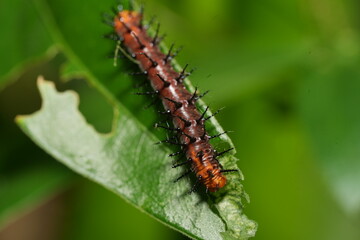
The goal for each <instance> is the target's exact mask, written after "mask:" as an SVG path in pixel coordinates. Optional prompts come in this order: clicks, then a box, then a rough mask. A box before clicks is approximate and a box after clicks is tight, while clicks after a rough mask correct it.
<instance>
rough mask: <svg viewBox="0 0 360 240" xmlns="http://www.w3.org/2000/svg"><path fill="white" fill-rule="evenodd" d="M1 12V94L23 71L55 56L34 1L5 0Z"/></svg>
mask: <svg viewBox="0 0 360 240" xmlns="http://www.w3.org/2000/svg"><path fill="white" fill-rule="evenodd" d="M1 5H2V7H1V8H0V23H1V31H2V34H1V38H0V52H1V56H0V61H1V67H0V90H1V89H2V88H3V87H4V86H5V84H6V83H7V82H9V81H10V80H13V79H14V78H15V77H17V76H18V75H19V74H20V73H21V72H22V70H23V68H25V67H27V66H29V65H31V66H32V65H34V63H36V62H38V61H41V59H43V58H49V57H51V56H52V55H54V52H55V49H50V46H51V45H52V44H53V42H52V40H51V37H50V35H49V32H48V31H46V28H45V25H44V24H43V22H42V21H41V18H40V17H39V15H37V12H36V9H35V7H34V5H33V4H32V2H31V1H23V0H5V1H3V2H2V4H1Z"/></svg>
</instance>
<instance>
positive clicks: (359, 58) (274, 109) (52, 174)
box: [0, 0, 360, 240]
mask: <svg viewBox="0 0 360 240" xmlns="http://www.w3.org/2000/svg"><path fill="white" fill-rule="evenodd" d="M37 2H38V1H36V0H34V1H25V0H15V1H10V0H3V1H2V2H1V3H0V7H1V8H0V26H1V28H0V29H1V33H0V34H1V38H0V238H1V239H15V240H16V239H184V238H185V237H183V236H182V235H181V234H179V233H176V232H175V231H173V230H171V229H169V228H167V227H165V226H163V225H162V224H160V223H159V222H157V221H155V220H154V219H152V218H150V217H149V216H147V215H145V214H143V213H141V212H140V211H138V210H136V209H134V208H133V207H131V206H129V205H127V204H126V203H125V202H124V201H123V200H122V199H120V198H119V197H117V196H115V195H114V194H112V193H110V192H108V191H107V190H105V189H103V188H102V187H100V186H97V185H96V184H94V183H91V182H90V181H88V180H85V179H83V178H81V177H79V176H77V175H75V174H73V173H72V172H71V171H70V170H68V169H66V168H65V167H64V166H62V165H61V164H60V163H58V162H56V161H55V160H54V159H52V158H51V157H50V156H48V155H47V154H46V153H44V152H43V151H42V150H41V149H39V148H38V147H37V146H36V145H35V144H34V143H32V142H31V140H30V139H28V138H27V137H26V136H25V135H24V134H23V133H22V132H21V131H20V129H19V128H18V127H17V126H16V125H15V123H14V118H15V116H16V115H18V114H29V113H33V112H34V111H36V110H38V109H39V108H40V105H41V102H40V97H39V94H38V91H37V89H36V86H35V80H36V77H37V76H38V75H39V74H42V75H44V76H45V78H46V79H51V80H54V81H56V84H57V87H58V88H59V89H61V90H65V89H74V90H76V91H77V92H78V93H79V94H80V98H81V103H80V110H81V111H82V112H83V113H84V115H85V116H86V119H87V120H88V121H89V122H90V123H92V124H93V125H94V126H95V127H96V129H98V130H99V131H101V132H108V131H109V130H110V129H111V119H112V114H113V113H112V109H111V107H110V105H109V104H108V103H107V102H106V101H105V99H104V98H103V97H102V96H101V95H100V93H98V92H97V90H96V89H94V88H92V87H89V85H88V84H87V83H86V82H85V81H84V80H82V79H78V80H72V81H70V82H64V81H61V80H60V79H59V72H61V71H62V69H63V67H64V63H65V62H66V58H67V56H68V55H67V54H64V51H65V52H66V51H67V50H66V49H58V48H56V46H54V44H53V43H54V36H56V35H59V34H60V35H63V36H64V40H63V41H65V42H66V41H75V40H79V38H80V37H81V34H80V35H79V33H76V32H81V31H84V32H85V31H86V32H89V30H90V32H91V30H92V29H93V28H94V31H95V33H94V34H93V36H95V37H93V38H91V39H90V38H86V37H84V38H83V39H80V40H81V41H83V42H84V45H85V46H86V44H87V43H88V42H93V43H95V46H97V45H98V46H99V48H100V49H101V50H97V49H91V48H90V49H89V48H88V49H86V48H85V49H83V51H85V52H87V54H88V56H87V59H85V60H84V61H90V62H97V61H101V62H105V66H108V69H107V70H110V71H113V67H112V59H108V60H107V57H106V56H107V54H108V52H106V51H104V49H106V48H107V47H111V43H108V41H107V40H105V39H102V38H101V34H105V33H107V32H109V29H108V28H107V27H106V26H103V25H102V23H101V21H100V19H101V18H100V14H101V12H103V11H106V10H108V9H110V6H111V5H115V2H113V1H103V2H101V3H100V2H97V1H95V0H91V1H77V2H76V3H72V2H71V1H68V0H66V1H65V0H61V1H60V0H56V1H55V0H51V1H50V0H49V1H47V2H48V6H49V9H50V11H49V12H47V13H45V12H44V9H42V8H41V7H38V5H37ZM143 2H144V3H145V12H146V14H147V17H148V18H150V16H151V15H156V16H157V18H158V21H159V22H160V23H161V29H162V32H166V34H167V37H166V40H165V42H166V43H167V45H168V46H169V45H170V43H172V42H175V43H176V44H177V46H179V45H184V46H185V48H184V50H183V51H182V52H181V54H180V55H179V56H178V57H177V60H178V62H179V63H180V64H181V65H184V64H186V63H189V64H190V65H191V66H195V67H197V71H196V72H195V73H194V74H193V76H192V78H191V79H192V82H193V85H195V86H199V88H200V89H203V90H207V89H209V90H210V94H209V95H208V96H207V97H206V99H205V102H206V103H207V104H209V105H210V106H211V108H212V109H217V108H221V107H224V106H225V107H226V108H225V109H224V110H223V111H222V113H221V114H219V115H218V117H217V119H218V120H219V122H220V123H221V125H222V126H223V127H224V128H225V129H227V130H232V131H234V133H231V134H230V137H231V138H232V140H233V141H234V143H235V145H236V146H237V151H238V152H237V157H239V158H240V161H239V163H238V164H239V167H240V168H241V169H242V171H243V173H244V175H245V181H244V186H245V190H246V191H247V193H248V194H249V195H250V198H251V203H250V204H248V205H246V208H245V212H246V214H247V215H248V216H249V217H250V218H251V219H254V220H255V221H257V222H258V224H259V228H258V232H257V235H256V237H255V239H259V240H260V239H334V240H335V239H349V240H352V239H354V240H356V239H360V227H359V226H360V187H359V185H360V111H359V107H358V106H359V103H360V67H359V63H360V44H359V40H360V38H359V34H360V15H359V12H358V10H359V9H360V2H359V1H356V0H332V1H326V0H293V1H284V0H282V1H281V0H263V1H239V0H206V1H205V0H182V1H170V0H146V1H145V0H144V1H143ZM66 3H68V5H69V6H71V7H69V8H64V6H66ZM70 3H71V4H70ZM94 9H96V11H95V10H94ZM48 13H50V14H53V15H54V17H53V18H54V19H56V20H55V21H56V24H58V25H64V26H68V28H69V30H68V32H60V33H59V32H56V30H54V29H49V28H48V27H46V25H47V23H46V22H45V23H44V18H43V16H44V15H46V14H48ZM51 18H52V17H51ZM51 18H50V19H51ZM69 18H71V19H79V21H78V22H77V21H73V22H71V23H69V22H67V21H66V20H67V19H69ZM84 19H92V20H91V21H89V22H88V24H84ZM70 27H71V28H70ZM97 30H99V32H96V31H97ZM76 34H78V35H76ZM84 35H85V36H89V34H84ZM71 36H73V38H72V37H71ZM79 36H80V37H79ZM90 36H91V35H90ZM100 46H101V47H100ZM103 46H105V47H103ZM102 48H103V49H102ZM107 49H111V48H107ZM94 52H98V53H99V54H98V55H96V54H95V56H93V53H94ZM100 52H102V53H101V54H102V56H101V54H100ZM101 57H102V58H101ZM120 61H121V60H120ZM104 71H106V70H104ZM111 74H114V71H113V72H112V73H111ZM115 74H116V72H115ZM109 87H111V85H110V86H109ZM123 94H126V93H123ZM121 97H122V96H119V98H120V99H121ZM94 109H96V111H94ZM99 109H100V110H99ZM139 226H141V228H142V230H141V231H139Z"/></svg>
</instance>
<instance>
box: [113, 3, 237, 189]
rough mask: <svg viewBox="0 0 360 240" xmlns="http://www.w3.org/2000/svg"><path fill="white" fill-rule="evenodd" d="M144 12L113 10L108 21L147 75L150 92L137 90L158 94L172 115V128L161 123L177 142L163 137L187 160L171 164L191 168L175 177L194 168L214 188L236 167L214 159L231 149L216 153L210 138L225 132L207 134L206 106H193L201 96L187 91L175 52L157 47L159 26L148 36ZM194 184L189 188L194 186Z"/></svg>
mask: <svg viewBox="0 0 360 240" xmlns="http://www.w3.org/2000/svg"><path fill="white" fill-rule="evenodd" d="M142 18H143V14H142V13H140V12H136V11H128V10H123V11H120V12H118V13H116V16H115V17H114V18H113V20H112V22H111V25H112V26H113V27H114V32H115V36H116V39H117V40H120V41H121V44H122V46H123V47H124V48H125V50H126V51H127V53H128V54H129V55H130V56H132V57H133V58H134V59H135V60H136V61H137V62H138V65H139V67H140V69H141V71H142V73H143V74H144V75H146V76H147V78H148V80H149V82H150V84H151V87H152V89H153V92H146V93H140V94H143V95H152V94H154V95H157V96H158V97H159V98H160V99H161V101H162V104H163V106H164V108H165V110H166V111H165V113H166V114H169V116H171V118H172V122H173V125H174V128H169V127H167V126H160V125H157V127H161V128H164V129H167V130H170V131H176V132H177V135H178V140H179V142H173V141H171V140H170V139H168V140H165V141H162V142H166V143H170V144H176V145H181V147H182V151H180V152H177V153H174V154H170V156H174V155H177V154H180V153H181V152H184V153H185V155H186V158H187V159H188V160H187V161H185V162H183V163H179V164H177V165H174V166H173V167H178V166H181V165H185V164H191V169H190V170H189V171H188V172H186V173H185V174H183V175H182V176H180V177H179V178H178V179H177V180H179V179H181V178H182V177H184V176H186V175H187V174H189V173H191V172H194V173H195V174H196V177H197V179H198V181H197V183H202V184H203V185H204V186H205V187H206V189H207V190H209V191H211V192H216V191H217V190H219V189H220V188H222V187H224V186H225V184H226V177H225V176H224V175H223V173H224V172H232V171H237V170H233V169H229V170H224V169H222V166H221V164H220V163H219V161H218V160H217V157H218V156H220V155H222V154H224V153H226V152H228V151H230V150H232V148H231V149H228V150H226V151H223V152H220V153H217V152H216V151H215V150H214V148H213V146H212V145H211V144H210V142H209V141H210V140H211V139H212V138H215V137H219V136H220V135H222V134H224V133H220V134H217V135H215V136H209V135H208V133H207V132H206V130H205V121H206V120H208V119H209V118H210V117H212V116H213V115H212V116H209V117H205V114H206V112H207V110H208V108H206V110H205V111H204V112H203V113H200V112H199V110H198V109H197V106H196V104H195V103H196V101H197V100H198V99H199V98H200V97H202V96H203V95H204V94H203V95H202V96H199V95H198V94H197V93H196V90H195V92H194V93H190V92H189V91H188V90H187V89H186V87H185V86H184V84H183V80H184V79H185V78H186V77H187V76H188V73H186V72H185V69H186V67H185V68H184V70H183V71H182V72H180V73H179V72H177V71H175V69H174V68H173V66H172V64H171V59H172V58H173V57H174V54H172V53H171V50H172V47H171V48H170V50H169V52H168V53H167V54H164V53H162V52H161V51H160V49H159V47H158V43H159V38H158V28H157V31H156V34H155V36H154V37H150V36H149V35H148V33H147V29H146V27H144V25H143V24H142ZM196 186H197V184H195V186H194V187H193V188H192V190H191V191H193V190H195V188H196Z"/></svg>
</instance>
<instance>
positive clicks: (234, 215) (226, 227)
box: [17, 78, 256, 239]
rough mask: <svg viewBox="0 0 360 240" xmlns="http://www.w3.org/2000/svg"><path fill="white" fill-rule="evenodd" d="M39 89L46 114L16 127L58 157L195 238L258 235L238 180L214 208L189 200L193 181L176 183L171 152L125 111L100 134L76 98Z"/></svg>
mask: <svg viewBox="0 0 360 240" xmlns="http://www.w3.org/2000/svg"><path fill="white" fill-rule="evenodd" d="M38 84H39V89H40V93H41V96H42V98H43V105H42V109H41V110H40V111H39V112H37V113H35V114H33V115H31V116H22V117H18V118H17V122H18V124H19V125H20V126H21V128H22V129H23V130H24V131H25V133H26V134H28V135H29V136H30V137H31V138H32V139H33V141H34V142H36V143H37V144H38V145H39V146H40V147H42V148H43V149H44V150H45V151H47V152H48V153H49V154H51V155H52V156H53V157H55V158H56V159H58V160H59V161H61V162H63V163H64V164H66V165H67V166H68V167H70V168H71V169H73V170H74V171H76V172H78V173H80V174H82V175H84V176H86V177H88V178H90V179H92V180H94V181H96V182H98V183H100V184H102V185H103V186H104V187H106V188H108V189H109V190H111V191H113V192H115V193H117V194H119V195H121V196H122V197H123V198H125V199H126V200H127V201H128V202H129V203H131V204H133V205H135V206H136V207H138V208H140V209H141V210H143V211H144V212H147V213H149V214H151V215H152V216H154V217H155V218H157V219H159V220H160V221H162V222H164V223H166V224H167V225H169V226H171V227H173V228H175V229H177V230H179V231H181V232H183V233H184V234H187V235H188V236H190V237H192V238H196V239H232V238H238V239H246V238H248V237H249V236H253V235H254V232H255V228H256V224H255V223H253V222H252V221H250V220H248V219H247V218H246V216H245V215H243V214H242V208H241V205H240V204H241V202H240V200H239V198H240V196H241V195H242V194H243V192H242V189H241V184H240V182H239V180H240V178H239V176H230V177H229V184H228V186H227V187H226V188H225V189H224V191H223V192H220V193H219V195H217V196H213V199H212V200H213V201H214V202H216V203H215V204H214V203H212V201H211V200H210V199H208V202H206V201H204V200H205V199H204V198H203V196H200V195H197V194H192V195H187V194H185V193H186V192H187V190H188V189H189V188H190V187H191V183H190V182H189V181H187V180H184V181H181V182H180V183H178V184H174V183H173V180H174V179H176V177H177V176H179V174H180V173H181V171H179V170H173V169H171V167H170V166H171V163H170V161H169V159H168V157H167V154H169V150H168V149H166V148H162V147H160V146H158V145H154V144H153V143H154V142H155V141H156V139H155V138H154V137H153V135H151V134H150V133H149V132H148V131H147V130H146V129H144V128H143V126H142V125H141V124H139V123H138V122H137V121H134V119H133V117H132V116H131V114H129V112H128V111H127V110H126V109H124V108H123V107H121V106H116V108H115V109H114V111H115V112H116V114H115V115H116V118H115V119H114V125H113V130H112V132H111V133H109V134H100V133H98V132H96V131H95V130H94V128H93V127H92V126H90V125H88V124H87V123H86V120H85V119H84V117H83V116H82V115H81V113H80V112H79V111H78V109H77V106H78V96H77V94H76V93H74V92H71V91H67V92H64V93H59V92H57V91H56V90H55V88H54V85H53V83H51V82H46V81H44V80H42V78H39V81H38ZM223 160H225V161H223V162H224V164H225V166H227V165H229V164H230V163H229V161H230V159H223ZM226 160H227V161H226ZM214 207H215V208H216V209H217V211H216V212H214V209H213V208H214ZM222 234H223V235H222Z"/></svg>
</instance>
